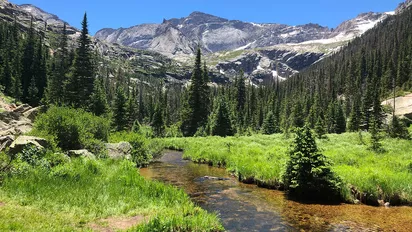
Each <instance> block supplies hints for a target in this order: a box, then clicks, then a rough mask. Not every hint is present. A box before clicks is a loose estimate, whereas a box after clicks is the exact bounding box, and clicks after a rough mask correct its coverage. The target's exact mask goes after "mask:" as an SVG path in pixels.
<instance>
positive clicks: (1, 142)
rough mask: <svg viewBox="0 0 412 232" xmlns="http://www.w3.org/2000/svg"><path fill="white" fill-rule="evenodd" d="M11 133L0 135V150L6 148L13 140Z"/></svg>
mask: <svg viewBox="0 0 412 232" xmlns="http://www.w3.org/2000/svg"><path fill="white" fill-rule="evenodd" d="M14 139H15V138H14V136H13V135H7V136H2V137H0V151H4V150H6V149H7V148H8V147H10V145H11V144H12V143H13V141H14Z"/></svg>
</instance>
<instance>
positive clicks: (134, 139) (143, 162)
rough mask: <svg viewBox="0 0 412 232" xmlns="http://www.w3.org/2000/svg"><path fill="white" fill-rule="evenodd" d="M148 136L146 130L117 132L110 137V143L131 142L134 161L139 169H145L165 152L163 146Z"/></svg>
mask: <svg viewBox="0 0 412 232" xmlns="http://www.w3.org/2000/svg"><path fill="white" fill-rule="evenodd" d="M142 128H144V127H142ZM146 136H147V131H146V130H145V131H142V130H140V132H139V133H134V132H126V131H123V132H116V133H113V134H112V135H111V136H110V142H111V143H119V142H123V141H126V142H129V143H130V145H132V152H131V156H132V161H133V162H134V163H136V165H137V166H138V167H145V166H147V165H148V164H149V162H150V161H151V160H152V159H153V158H155V157H157V156H158V155H159V154H160V153H161V151H162V150H163V147H162V145H161V144H159V143H157V142H154V141H152V140H150V139H148V138H147V137H146Z"/></svg>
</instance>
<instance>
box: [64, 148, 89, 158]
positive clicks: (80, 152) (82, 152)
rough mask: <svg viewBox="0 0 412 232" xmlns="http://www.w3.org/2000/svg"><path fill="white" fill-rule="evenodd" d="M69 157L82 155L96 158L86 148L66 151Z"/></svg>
mask: <svg viewBox="0 0 412 232" xmlns="http://www.w3.org/2000/svg"><path fill="white" fill-rule="evenodd" d="M67 155H68V156H69V157H70V158H77V157H84V158H88V159H96V156H95V155H94V154H93V153H91V152H90V151H88V150H86V149H82V150H70V151H68V152H67Z"/></svg>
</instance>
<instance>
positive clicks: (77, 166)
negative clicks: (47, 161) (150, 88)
mask: <svg viewBox="0 0 412 232" xmlns="http://www.w3.org/2000/svg"><path fill="white" fill-rule="evenodd" d="M16 167H17V168H16V170H15V173H14V174H13V175H11V176H9V177H6V178H4V179H3V183H2V185H1V187H0V202H1V204H0V231H92V230H96V229H97V230H100V231H107V229H108V228H110V224H108V222H107V221H105V220H104V219H107V218H109V219H110V220H111V221H114V223H115V222H116V218H126V219H127V218H139V220H138V221H135V222H134V223H132V224H134V225H131V226H132V227H131V228H128V230H129V231H165V230H167V231H172V230H173V231H176V230H179V231H220V230H223V227H222V226H221V224H220V221H219V219H218V217H217V216H216V215H214V214H209V213H207V212H206V211H204V210H202V209H201V208H199V207H197V206H195V205H194V204H193V203H192V202H191V201H190V199H189V197H188V196H187V195H186V194H185V193H184V192H183V191H182V190H178V189H177V188H174V187H172V186H167V185H165V184H162V183H160V182H156V181H149V180H145V179H144V178H143V177H142V176H141V175H140V174H139V172H138V170H137V169H136V166H135V164H133V163H132V162H129V161H113V160H88V159H82V158H78V159H73V160H72V161H71V162H68V163H65V164H61V165H58V166H56V167H54V168H48V167H45V166H43V167H42V166H36V167H32V166H30V165H27V164H24V163H21V164H18V165H16ZM110 220H109V221H110Z"/></svg>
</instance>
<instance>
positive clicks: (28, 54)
mask: <svg viewBox="0 0 412 232" xmlns="http://www.w3.org/2000/svg"><path fill="white" fill-rule="evenodd" d="M34 53H35V32H34V27H33V19H32V20H31V22H30V29H29V33H28V35H27V39H26V41H25V44H24V52H23V58H22V73H21V85H22V101H23V102H29V100H30V97H33V96H29V88H31V90H32V93H33V91H34V89H33V86H31V84H32V83H36V80H35V79H34V78H33V74H34V70H33V61H34Z"/></svg>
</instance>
